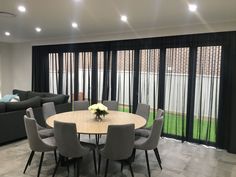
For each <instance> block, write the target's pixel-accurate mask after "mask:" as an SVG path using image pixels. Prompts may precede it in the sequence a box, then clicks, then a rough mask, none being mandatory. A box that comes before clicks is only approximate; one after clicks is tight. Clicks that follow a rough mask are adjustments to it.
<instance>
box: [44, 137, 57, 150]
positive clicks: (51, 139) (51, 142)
mask: <svg viewBox="0 0 236 177" xmlns="http://www.w3.org/2000/svg"><path fill="white" fill-rule="evenodd" d="M42 141H43V142H44V143H45V144H46V145H48V147H50V148H52V149H56V140H55V138H54V137H48V138H44V139H42Z"/></svg>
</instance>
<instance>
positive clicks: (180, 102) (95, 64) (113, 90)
mask: <svg viewBox="0 0 236 177" xmlns="http://www.w3.org/2000/svg"><path fill="white" fill-rule="evenodd" d="M235 48H236V32H222V33H208V34H193V35H182V36H171V37H156V38H146V39H133V40H132V39H130V40H121V41H107V42H93V43H78V44H62V45H46V46H34V47H33V54H32V90H35V91H46V92H47V91H50V92H54V93H64V94H68V95H70V99H71V101H73V100H78V99H83V100H84V99H85V100H89V101H90V102H91V103H96V102H100V101H102V100H117V101H118V102H119V104H120V106H119V109H120V110H121V111H127V112H133V113H135V111H136V107H137V104H138V103H139V102H141V103H146V104H149V105H150V106H151V112H150V118H151V119H149V122H148V123H149V124H150V125H151V124H152V119H153V118H154V117H155V112H156V110H157V109H158V108H162V109H164V110H165V116H164V128H163V135H164V136H167V137H173V138H177V139H180V140H182V141H189V142H195V143H202V144H207V145H213V146H216V147H219V148H224V149H227V150H228V151H229V152H236V140H235V138H234V135H235V134H236V132H235V131H236V129H235V128H234V127H235V126H236V119H235V118H234V117H235V116H234V115H235V114H236V113H235V110H236V109H235V105H236V101H235V100H236V93H235V88H236V78H235V77H236V73H235V72H236V70H235V68H234V66H236V50H235Z"/></svg>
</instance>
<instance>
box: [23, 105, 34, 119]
mask: <svg viewBox="0 0 236 177" xmlns="http://www.w3.org/2000/svg"><path fill="white" fill-rule="evenodd" d="M25 112H26V116H27V117H31V118H33V117H34V118H35V116H34V111H33V109H32V108H31V107H29V108H28V109H26V111H25Z"/></svg>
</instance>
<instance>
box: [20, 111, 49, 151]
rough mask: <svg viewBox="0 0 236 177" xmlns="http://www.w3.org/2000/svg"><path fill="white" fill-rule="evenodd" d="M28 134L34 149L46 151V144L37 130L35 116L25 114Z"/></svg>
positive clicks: (31, 146)
mask: <svg viewBox="0 0 236 177" xmlns="http://www.w3.org/2000/svg"><path fill="white" fill-rule="evenodd" d="M24 123H25V130H26V135H27V138H28V141H29V145H30V148H31V150H32V151H40V152H41V151H44V150H45V149H47V147H46V146H45V144H44V143H43V142H42V139H41V138H40V136H39V134H38V130H37V125H36V121H35V119H34V118H30V117H28V116H26V115H25V116H24Z"/></svg>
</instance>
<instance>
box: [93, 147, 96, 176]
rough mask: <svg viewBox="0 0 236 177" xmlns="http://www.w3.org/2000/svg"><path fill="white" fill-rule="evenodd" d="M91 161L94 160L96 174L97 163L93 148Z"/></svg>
mask: <svg viewBox="0 0 236 177" xmlns="http://www.w3.org/2000/svg"><path fill="white" fill-rule="evenodd" d="M93 162H94V169H95V174H96V175H97V163H96V153H95V150H93Z"/></svg>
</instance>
